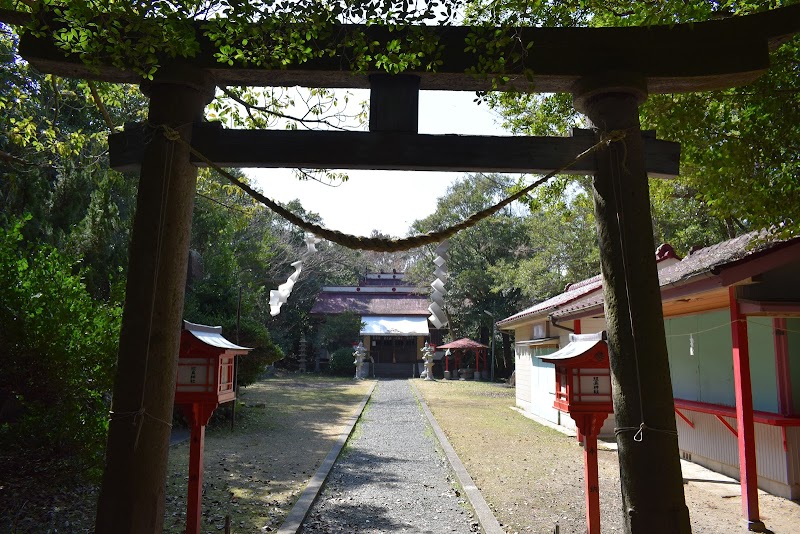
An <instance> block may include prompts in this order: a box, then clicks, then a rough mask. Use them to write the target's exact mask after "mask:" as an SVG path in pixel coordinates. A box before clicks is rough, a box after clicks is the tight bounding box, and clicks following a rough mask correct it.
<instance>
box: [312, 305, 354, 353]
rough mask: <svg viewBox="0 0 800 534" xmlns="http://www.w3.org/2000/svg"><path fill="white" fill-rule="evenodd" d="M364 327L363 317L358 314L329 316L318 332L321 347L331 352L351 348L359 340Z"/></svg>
mask: <svg viewBox="0 0 800 534" xmlns="http://www.w3.org/2000/svg"><path fill="white" fill-rule="evenodd" d="M362 326H363V323H362V322H361V316H359V315H358V314H357V313H353V312H344V313H340V314H338V315H327V316H326V317H325V319H324V320H323V322H322V324H321V325H320V327H319V330H318V336H319V340H320V341H319V343H320V346H322V347H323V348H324V349H326V350H329V351H335V350H337V349H339V348H342V347H350V346H351V345H352V343H353V341H355V340H358V339H359V336H360V332H361V327H362Z"/></svg>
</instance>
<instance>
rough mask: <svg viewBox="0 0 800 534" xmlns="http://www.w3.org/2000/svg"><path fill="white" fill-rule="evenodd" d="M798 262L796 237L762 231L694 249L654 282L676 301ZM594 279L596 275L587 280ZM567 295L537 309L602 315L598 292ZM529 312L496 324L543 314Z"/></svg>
mask: <svg viewBox="0 0 800 534" xmlns="http://www.w3.org/2000/svg"><path fill="white" fill-rule="evenodd" d="M798 260H800V237H797V238H793V239H788V240H775V239H772V240H770V238H769V237H768V235H767V233H766V232H765V231H755V232H750V233H747V234H743V235H741V236H738V237H735V238H733V239H729V240H727V241H722V242H720V243H716V244H714V245H710V246H708V247H704V248H700V249H697V250H694V251H692V252H691V253H689V254H688V255H687V256H686V257H685V258H683V259H682V260H680V261H677V262H674V263H670V264H668V265H667V266H665V267H664V268H663V269H660V270H659V272H658V279H659V285H660V287H661V295H662V300H669V299H670V298H676V296H677V294H678V293H677V292H678V291H680V292H681V294H683V295H686V294H692V293H699V292H702V291H708V290H709V289H713V288H719V287H726V286H730V285H733V284H735V283H737V282H741V281H743V280H746V279H748V278H750V277H753V276H756V275H758V274H761V273H762V272H765V271H766V270H769V269H771V268H775V267H776V266H779V265H781V264H782V263H785V262H787V261H798ZM595 278H599V276H598V277H593V278H591V279H589V280H593V279H595ZM575 285H579V284H575ZM581 287H586V286H585V285H582V286H581ZM600 287H602V283H601V282H600ZM673 292H675V294H672V293H673ZM569 293H570V291H567V292H565V293H562V294H561V295H557V296H556V297H553V298H552V299H549V300H548V301H545V302H543V303H541V304H540V305H538V306H539V307H540V308H541V307H542V305H544V304H546V303H548V302H551V303H555V304H554V305H552V306H549V307H548V308H547V309H548V311H549V313H550V314H551V315H552V316H553V317H556V318H559V319H561V320H565V319H567V318H573V319H574V318H579V317H586V316H590V315H595V314H602V313H603V304H604V299H603V293H602V292H594V293H589V292H586V293H584V294H583V295H581V296H579V297H577V298H573V299H569V300H567V299H565V296H566V295H568V294H569ZM531 309H532V308H529V309H528V310H525V311H523V312H520V313H518V314H516V315H513V316H511V317H509V318H508V319H504V320H503V321H501V322H500V323H506V322H507V323H512V322H515V321H516V320H517V319H519V318H526V317H528V316H530V315H536V314H538V315H542V313H541V312H542V311H544V309H542V310H535V311H530V310H531ZM537 312H538V313H537ZM500 323H498V324H500Z"/></svg>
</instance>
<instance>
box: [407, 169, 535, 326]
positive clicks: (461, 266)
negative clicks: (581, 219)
mask: <svg viewBox="0 0 800 534" xmlns="http://www.w3.org/2000/svg"><path fill="white" fill-rule="evenodd" d="M512 183H513V182H512V180H511V179H510V178H507V177H504V176H499V175H471V176H466V177H464V178H462V179H461V180H460V181H458V182H456V183H455V184H453V185H452V186H451V187H450V188H449V189H448V191H447V194H446V195H445V196H444V197H442V198H440V199H439V200H438V203H437V207H436V211H435V212H434V213H433V214H432V215H430V216H429V217H427V218H425V219H423V220H421V221H415V222H414V224H413V225H412V230H413V231H414V232H428V231H432V230H438V229H441V228H444V227H447V226H450V225H452V224H454V223H456V222H460V221H461V220H463V219H466V218H467V217H469V216H470V215H471V214H473V213H475V212H476V211H479V210H481V209H483V208H486V207H488V206H490V205H492V204H494V203H495V202H497V201H498V200H500V199H501V198H503V197H505V196H507V195H508V189H510V188H511V186H512ZM524 216H525V209H524V207H522V208H520V206H518V205H517V206H514V205H512V206H509V207H506V208H504V209H503V210H501V211H500V212H499V213H497V214H495V215H493V216H492V217H490V218H488V219H485V220H483V221H481V222H480V223H478V224H477V225H475V226H474V227H472V228H470V229H468V230H465V231H463V232H460V233H459V234H457V235H455V236H453V237H452V238H451V239H450V250H449V259H448V262H447V268H448V270H449V278H448V281H447V283H446V284H445V287H446V289H447V297H446V303H447V312H448V316H449V318H450V325H449V328H450V336H451V337H452V338H453V339H457V338H458V337H464V336H470V337H475V336H477V335H478V333H479V331H480V329H481V328H482V327H483V328H486V327H487V326H489V325H490V319H489V317H488V316H487V315H486V314H484V313H483V312H484V311H489V312H492V313H494V314H495V316H496V317H497V318H498V319H499V318H501V317H505V316H507V315H511V314H512V313H514V312H516V311H518V310H519V309H520V307H521V305H522V302H524V301H525V299H524V297H523V294H522V291H520V288H519V287H518V286H515V285H511V284H506V283H505V280H504V279H500V278H498V276H497V275H498V270H497V269H494V268H493V267H495V266H499V265H502V264H504V263H505V264H513V263H515V262H517V261H519V260H520V259H522V258H524V257H525V255H526V254H527V248H528V239H527V236H526V233H525V230H524V226H523V225H522V224H521V223H522V221H523V219H524ZM434 248H435V247H433V246H431V247H426V248H425V249H424V250H423V251H422V252H421V253H420V257H419V258H418V259H417V263H416V265H415V266H414V268H413V269H412V273H413V276H414V280H416V281H418V282H419V285H420V286H427V285H428V284H429V283H430V282H432V281H433V270H434V268H435V266H434V264H433V251H434Z"/></svg>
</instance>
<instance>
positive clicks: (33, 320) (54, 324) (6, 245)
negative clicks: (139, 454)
mask: <svg viewBox="0 0 800 534" xmlns="http://www.w3.org/2000/svg"><path fill="white" fill-rule="evenodd" d="M0 265H2V266H3V268H2V269H0V302H2V305H1V306H0V324H2V325H3V328H2V330H0V350H1V351H2V353H3V358H2V359H0V362H2V368H1V369H0V401H1V402H2V403H3V404H6V403H8V404H7V406H10V407H14V406H15V407H16V408H15V409H14V410H12V412H16V413H12V414H10V415H13V416H14V417H12V418H11V421H10V422H5V423H4V424H3V426H2V429H1V430H2V432H0V439H2V441H3V442H4V445H3V446H4V447H5V446H9V445H10V444H11V443H17V444H19V443H25V444H26V446H29V447H34V448H35V447H43V448H46V449H47V450H49V451H50V453H51V454H55V455H56V456H62V455H63V456H67V455H69V456H70V457H71V458H72V459H74V460H78V462H79V464H81V466H82V467H94V468H96V467H98V466H99V464H100V460H101V455H100V451H101V450H102V446H103V444H104V443H105V437H106V430H107V424H108V416H107V414H108V408H109V404H110V396H109V392H110V391H111V380H112V375H113V369H114V361H115V358H116V351H117V340H118V338H119V326H120V320H121V315H122V312H121V309H120V307H119V306H116V305H107V304H102V303H98V302H97V301H95V300H94V299H93V298H92V296H91V295H90V294H89V292H88V291H87V288H86V286H85V285H84V283H83V281H82V280H81V276H80V273H78V274H75V273H74V270H75V261H74V260H72V259H69V258H68V257H66V256H64V255H63V254H62V253H60V252H59V251H57V250H55V249H54V248H52V247H50V246H47V245H39V246H38V247H37V248H36V249H34V248H33V247H31V246H30V244H28V243H26V241H25V239H24V238H23V224H22V223H21V222H13V223H11V224H10V225H9V226H8V227H7V228H5V229H0Z"/></svg>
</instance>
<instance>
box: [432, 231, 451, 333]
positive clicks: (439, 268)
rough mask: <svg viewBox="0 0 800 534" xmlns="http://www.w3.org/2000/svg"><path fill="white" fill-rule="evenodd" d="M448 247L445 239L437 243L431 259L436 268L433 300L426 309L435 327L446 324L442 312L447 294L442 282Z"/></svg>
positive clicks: (448, 244) (444, 279) (445, 276)
mask: <svg viewBox="0 0 800 534" xmlns="http://www.w3.org/2000/svg"><path fill="white" fill-rule="evenodd" d="M449 248H450V242H449V241H447V240H446V239H445V240H444V241H442V242H441V243H439V246H438V247H436V258H435V259H434V260H433V263H435V264H436V270H435V271H434V272H433V274H434V276H436V280H434V281H433V283H431V287H432V288H433V292H432V293H431V300H432V301H433V302H431V305H430V306H429V307H428V311H429V312H431V316H430V317H428V320H429V321H430V322H431V323H432V324H433V326H435V327H436V328H444V327H445V326H447V316H446V315H445V313H444V296H445V295H447V291H446V290H445V288H444V284H445V282H447V249H449Z"/></svg>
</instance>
